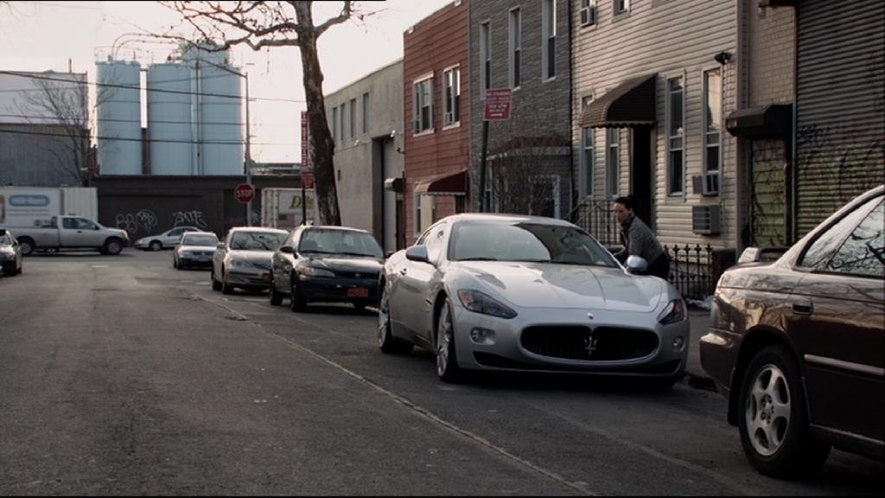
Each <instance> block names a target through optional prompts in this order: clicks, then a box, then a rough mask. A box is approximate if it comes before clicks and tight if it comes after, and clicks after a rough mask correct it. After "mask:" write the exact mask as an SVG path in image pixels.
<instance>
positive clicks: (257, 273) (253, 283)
mask: <svg viewBox="0 0 885 498" xmlns="http://www.w3.org/2000/svg"><path fill="white" fill-rule="evenodd" d="M210 264H211V262H210ZM225 281H226V283H227V284H228V285H230V286H235V287H241V288H249V289H256V290H258V289H269V288H270V281H271V273H270V270H258V269H255V270H239V269H237V270H231V271H229V272H228V273H227V274H226V275H225Z"/></svg>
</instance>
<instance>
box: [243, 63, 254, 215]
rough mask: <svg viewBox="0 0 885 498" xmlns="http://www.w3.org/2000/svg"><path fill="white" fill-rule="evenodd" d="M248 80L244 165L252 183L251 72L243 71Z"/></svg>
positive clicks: (248, 212)
mask: <svg viewBox="0 0 885 498" xmlns="http://www.w3.org/2000/svg"><path fill="white" fill-rule="evenodd" d="M242 76H243V78H244V79H245V80H246V157H245V158H243V159H244V160H243V165H244V166H245V168H246V183H248V184H249V185H252V147H251V145H252V139H251V135H252V133H251V131H252V128H251V127H250V126H249V107H250V100H249V73H248V72H247V73H243V74H242ZM246 226H252V199H249V202H247V203H246Z"/></svg>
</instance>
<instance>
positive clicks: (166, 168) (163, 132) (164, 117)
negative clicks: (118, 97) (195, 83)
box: [147, 63, 197, 175]
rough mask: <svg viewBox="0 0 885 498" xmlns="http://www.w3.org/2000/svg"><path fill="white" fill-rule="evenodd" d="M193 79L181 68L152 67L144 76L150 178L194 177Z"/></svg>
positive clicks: (188, 71) (158, 65)
mask: <svg viewBox="0 0 885 498" xmlns="http://www.w3.org/2000/svg"><path fill="white" fill-rule="evenodd" d="M192 79H193V75H192V72H191V70H190V68H189V67H188V66H186V65H184V64H174V63H163V64H152V65H151V66H150V67H149V68H148V74H147V114H148V116H147V123H148V140H149V143H150V163H151V174H152V175H194V174H196V173H197V171H196V169H195V164H194V156H195V154H194V148H195V140H194V135H193V132H194V128H193V126H192V99H193V91H192Z"/></svg>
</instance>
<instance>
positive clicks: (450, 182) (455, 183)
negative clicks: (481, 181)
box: [415, 169, 467, 195]
mask: <svg viewBox="0 0 885 498" xmlns="http://www.w3.org/2000/svg"><path fill="white" fill-rule="evenodd" d="M415 193H416V194H422V195H466V194H467V170H466V169H463V170H460V171H457V172H454V173H447V174H445V175H437V176H431V177H425V178H419V179H418V181H417V183H416V184H415Z"/></svg>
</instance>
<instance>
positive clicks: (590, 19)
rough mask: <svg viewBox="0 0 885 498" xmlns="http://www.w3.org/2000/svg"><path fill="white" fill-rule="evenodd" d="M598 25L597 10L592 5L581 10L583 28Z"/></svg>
mask: <svg viewBox="0 0 885 498" xmlns="http://www.w3.org/2000/svg"><path fill="white" fill-rule="evenodd" d="M591 24H596V8H595V7H593V6H592V5H588V6H586V7H582V8H581V26H589V25H591Z"/></svg>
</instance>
